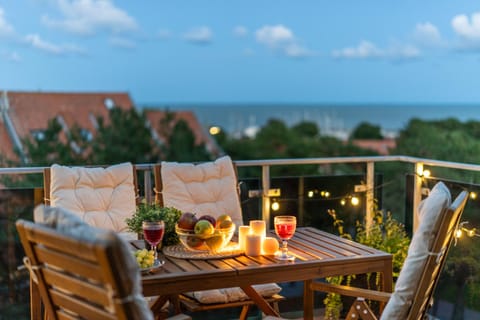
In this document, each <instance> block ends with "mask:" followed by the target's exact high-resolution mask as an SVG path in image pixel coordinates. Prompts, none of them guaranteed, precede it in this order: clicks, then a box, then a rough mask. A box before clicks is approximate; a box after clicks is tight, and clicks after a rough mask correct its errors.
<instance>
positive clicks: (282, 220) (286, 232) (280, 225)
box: [274, 216, 297, 260]
mask: <svg viewBox="0 0 480 320" xmlns="http://www.w3.org/2000/svg"><path fill="white" fill-rule="evenodd" d="M274 225H275V233H276V234H277V236H278V237H279V238H280V239H281V240H282V252H281V253H280V254H278V255H277V256H276V258H277V259H278V260H294V259H295V256H294V255H292V254H289V253H288V249H287V241H288V240H290V239H291V238H292V237H293V234H294V233H295V228H296V227H297V218H295V216H276V217H275V219H274Z"/></svg>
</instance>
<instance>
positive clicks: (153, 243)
mask: <svg viewBox="0 0 480 320" xmlns="http://www.w3.org/2000/svg"><path fill="white" fill-rule="evenodd" d="M142 229H143V237H144V239H145V241H147V242H148V244H149V245H150V250H153V251H154V253H155V261H157V260H158V259H157V257H158V255H157V246H158V244H159V243H160V242H162V239H163V234H164V232H165V223H164V222H163V221H143V223H142Z"/></svg>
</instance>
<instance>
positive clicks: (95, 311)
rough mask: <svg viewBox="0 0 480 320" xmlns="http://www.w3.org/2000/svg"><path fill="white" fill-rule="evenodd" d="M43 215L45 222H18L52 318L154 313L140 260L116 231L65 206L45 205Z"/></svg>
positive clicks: (130, 316) (145, 316) (144, 316)
mask: <svg viewBox="0 0 480 320" xmlns="http://www.w3.org/2000/svg"><path fill="white" fill-rule="evenodd" d="M38 216H41V218H40V220H43V223H33V222H30V221H26V220H21V219H20V220H17V222H16V227H17V230H18V233H19V236H20V240H21V242H22V245H23V248H24V250H25V254H26V259H28V260H26V261H27V263H26V264H27V267H28V268H29V270H30V272H31V276H32V277H33V279H34V282H35V283H36V284H37V286H38V290H39V292H40V296H41V299H42V302H43V304H44V306H45V310H46V312H47V315H48V317H49V318H50V319H125V320H127V319H139V320H140V319H142V320H143V319H153V315H152V313H151V311H150V309H149V308H148V305H147V302H146V300H145V299H144V297H143V296H142V294H141V283H140V279H141V278H140V277H141V275H140V272H139V270H138V266H137V265H136V262H135V260H134V258H133V255H132V254H131V252H130V249H129V248H128V244H127V243H126V242H124V241H123V240H122V239H121V238H120V237H119V236H118V235H117V234H116V233H115V232H113V231H111V230H104V229H98V228H93V227H91V226H88V225H86V224H85V223H83V222H82V221H81V219H79V218H78V217H77V216H75V215H74V214H72V213H69V212H67V211H65V210H63V209H61V208H50V207H44V206H43V205H42V206H39V207H37V208H36V210H35V217H36V219H38Z"/></svg>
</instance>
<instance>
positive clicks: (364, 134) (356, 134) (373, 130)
mask: <svg viewBox="0 0 480 320" xmlns="http://www.w3.org/2000/svg"><path fill="white" fill-rule="evenodd" d="M350 139H379V140H381V139H383V135H382V129H381V127H380V126H377V125H374V124H371V123H368V122H361V123H360V124H359V125H358V126H357V127H356V128H355V129H353V131H352V133H351V134H350Z"/></svg>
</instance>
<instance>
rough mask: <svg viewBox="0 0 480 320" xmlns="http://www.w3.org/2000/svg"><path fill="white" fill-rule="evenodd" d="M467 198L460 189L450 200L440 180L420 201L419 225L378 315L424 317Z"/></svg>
mask: <svg viewBox="0 0 480 320" xmlns="http://www.w3.org/2000/svg"><path fill="white" fill-rule="evenodd" d="M467 200H468V192H466V191H462V192H461V193H460V194H459V195H458V196H457V197H456V199H455V201H454V202H453V203H451V195H450V191H449V190H448V188H447V187H446V186H445V185H444V184H443V183H442V182H439V183H437V185H435V186H434V188H432V190H431V192H430V194H429V196H428V197H427V198H426V199H424V200H423V201H422V202H421V204H420V206H419V215H420V217H419V218H420V224H419V227H418V229H417V231H416V232H415V234H414V235H413V237H412V241H411V244H410V247H409V250H408V255H407V258H406V260H405V263H404V265H403V267H402V270H401V272H400V275H399V277H398V280H397V283H396V284H395V291H394V292H393V294H392V297H391V298H390V300H389V302H388V303H387V305H386V306H385V309H384V311H383V313H382V316H381V319H422V318H423V317H424V315H425V314H426V312H427V310H428V308H429V307H430V302H431V299H432V296H433V293H434V290H435V286H436V284H437V282H438V279H439V277H440V272H441V270H442V268H443V265H444V263H445V260H446V257H447V254H448V250H449V248H450V246H451V244H452V242H453V239H454V236H455V230H456V228H457V226H458V224H459V221H460V217H461V215H462V213H463V210H464V208H465V205H466V203H467Z"/></svg>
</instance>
